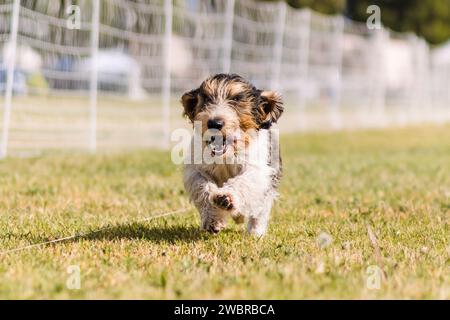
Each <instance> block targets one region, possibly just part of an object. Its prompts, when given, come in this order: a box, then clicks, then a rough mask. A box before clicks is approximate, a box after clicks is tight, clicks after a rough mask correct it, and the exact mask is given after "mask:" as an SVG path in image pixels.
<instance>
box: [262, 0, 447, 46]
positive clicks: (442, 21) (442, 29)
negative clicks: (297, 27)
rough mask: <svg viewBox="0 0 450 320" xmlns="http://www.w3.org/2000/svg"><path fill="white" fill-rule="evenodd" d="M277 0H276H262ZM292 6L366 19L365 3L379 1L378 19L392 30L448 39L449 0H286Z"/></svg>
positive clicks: (434, 41) (436, 40)
mask: <svg viewBox="0 0 450 320" xmlns="http://www.w3.org/2000/svg"><path fill="white" fill-rule="evenodd" d="M263 1H279V0H263ZM286 2H287V3H288V4H289V5H291V6H292V7H294V8H303V7H309V8H311V9H313V10H315V11H318V12H321V13H327V14H336V13H343V14H345V15H347V16H348V17H349V18H351V19H354V20H357V21H366V20H367V18H368V16H369V15H368V13H367V12H366V10H367V7H368V6H370V5H378V6H379V7H380V9H381V21H382V22H383V24H384V25H385V26H386V27H388V28H391V29H392V30H395V31H399V32H415V33H417V34H418V35H419V36H422V37H424V38H425V39H426V40H427V41H428V42H430V43H432V44H439V43H443V42H445V41H447V40H448V39H450V0H427V1H423V0H395V1H394V0H347V1H345V0H286Z"/></svg>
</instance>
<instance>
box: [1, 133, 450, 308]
mask: <svg viewBox="0 0 450 320" xmlns="http://www.w3.org/2000/svg"><path fill="white" fill-rule="evenodd" d="M282 152H283V156H284V159H283V162H284V166H285V176H284V179H283V182H282V186H281V190H280V191H281V198H280V201H279V202H278V203H277V204H276V206H275V208H274V210H273V212H272V220H271V224H270V229H269V233H268V235H267V236H266V237H265V238H262V239H255V238H253V237H250V236H248V235H246V234H245V233H243V232H242V227H241V226H236V225H234V224H232V223H231V224H230V227H229V228H228V230H226V231H224V232H222V233H220V234H219V235H217V236H212V235H209V234H204V233H201V232H200V231H199V217H198V214H197V213H196V212H195V211H194V210H193V209H189V210H188V211H187V212H185V213H180V214H177V215H174V216H170V217H164V218H159V219H155V220H151V221H145V222H136V221H142V219H144V218H146V217H148V216H151V215H156V214H158V213H161V212H165V211H167V210H175V209H179V208H191V206H190V205H189V203H188V201H187V198H186V195H185V193H184V190H183V187H182V183H181V168H179V167H177V166H175V165H173V164H172V163H171V161H170V154H169V153H166V152H159V151H150V150H147V151H136V152H128V153H121V154H101V155H95V156H94V155H87V154H81V153H80V154H69V153H64V154H63V153H59V154H54V153H52V154H46V155H43V156H40V157H37V158H29V159H13V158H11V159H7V160H5V161H3V162H0V251H4V250H7V249H12V248H16V247H19V246H24V245H27V244H31V243H37V242H41V241H46V240H50V239H55V238H58V237H62V236H67V235H71V234H74V233H79V232H86V231H89V230H95V229H98V228H101V227H104V226H111V228H110V229H107V230H105V231H102V232H98V233H95V234H92V235H91V236H89V237H85V238H82V239H76V240H69V241H66V242H61V243H57V244H54V245H49V246H44V247H40V248H37V249H30V250H24V251H21V252H14V253H8V254H4V255H0V298H31V299H33V298H162V299H164V298H238V299H240V298H259V299H263V298H275V299H277V298H287V299H299V298H440V299H449V298H450V272H449V270H450V268H449V267H450V260H449V256H450V243H449V240H450V232H449V218H450V127H449V126H446V127H415V128H406V129H390V130H383V131H362V132H353V133H350V132H340V133H335V134H331V133H329V134H325V133H324V134H318V133H317V134H295V135H287V136H283V137H282ZM368 226H369V228H370V229H371V230H372V231H373V234H374V235H375V237H376V238H377V240H376V241H375V242H374V241H373V239H372V241H371V240H370V237H369V235H368ZM374 243H375V244H377V245H378V246H379V250H380V255H377V253H376V250H375V248H376V247H377V245H374ZM73 265H75V266H79V268H80V274H81V287H80V289H79V290H71V289H69V288H67V286H66V282H67V281H68V279H69V277H71V274H69V273H68V271H67V269H68V267H69V266H73ZM375 265H379V266H380V267H382V268H383V270H384V272H385V275H386V279H385V280H383V281H382V282H381V286H380V288H379V289H370V287H368V286H367V285H366V283H367V281H368V277H371V276H373V275H371V274H370V270H372V269H371V266H375ZM372 268H373V267H372ZM368 272H369V273H368ZM72 275H73V274H72ZM375 276H376V275H375ZM371 279H373V278H371Z"/></svg>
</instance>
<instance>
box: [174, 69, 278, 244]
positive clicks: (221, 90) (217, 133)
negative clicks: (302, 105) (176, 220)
mask: <svg viewBox="0 0 450 320" xmlns="http://www.w3.org/2000/svg"><path fill="white" fill-rule="evenodd" d="M181 103H182V105H183V108H184V112H183V114H184V116H185V117H187V118H188V119H189V120H190V121H191V122H192V124H193V126H194V136H195V134H196V131H197V134H201V141H200V143H197V144H196V143H195V137H193V138H192V140H191V145H190V149H189V151H188V152H187V158H188V161H185V167H184V186H185V188H186V191H187V193H188V194H189V196H190V199H191V201H192V202H193V203H194V204H195V206H196V207H197V209H198V211H199V213H200V217H201V228H202V230H207V231H209V232H211V233H218V232H220V231H221V230H222V229H223V228H224V227H225V226H226V222H227V219H228V217H229V216H231V217H232V218H233V220H234V221H235V222H236V223H243V222H244V221H246V220H247V221H248V227H247V230H248V232H249V233H250V234H253V235H256V236H263V235H264V234H265V233H266V231H267V226H268V221H269V216H270V211H271V208H272V204H273V202H274V200H275V199H276V197H277V195H278V193H277V187H278V184H279V181H280V178H281V172H282V170H281V157H280V153H279V147H278V135H277V134H276V133H277V132H276V130H273V129H271V127H272V125H273V124H274V123H276V122H277V120H278V119H279V118H280V116H281V114H282V113H283V102H282V99H281V96H280V95H279V94H278V93H277V92H275V91H265V90H259V89H257V88H255V87H254V86H253V85H252V84H251V83H249V82H248V81H246V80H245V79H243V78H242V77H241V76H239V75H236V74H217V75H214V76H211V77H209V78H207V79H206V80H205V81H203V83H202V84H201V85H200V87H199V88H197V89H194V90H191V91H189V92H186V93H185V94H183V96H182V98H181ZM196 128H198V130H196ZM196 145H197V149H198V146H199V147H200V154H201V157H200V160H199V159H198V157H197V156H194V153H195V152H197V151H198V150H196Z"/></svg>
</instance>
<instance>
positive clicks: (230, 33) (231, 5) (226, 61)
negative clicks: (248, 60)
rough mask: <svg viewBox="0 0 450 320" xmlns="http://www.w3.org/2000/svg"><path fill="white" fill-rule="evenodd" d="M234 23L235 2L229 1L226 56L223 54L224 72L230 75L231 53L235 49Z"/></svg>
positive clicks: (227, 8)
mask: <svg viewBox="0 0 450 320" xmlns="http://www.w3.org/2000/svg"><path fill="white" fill-rule="evenodd" d="M233 23H234V0H228V1H227V7H226V11H225V30H224V35H223V36H224V40H225V41H224V45H223V48H224V50H223V51H224V54H223V62H222V65H223V72H224V73H230V70H231V53H232V49H233Z"/></svg>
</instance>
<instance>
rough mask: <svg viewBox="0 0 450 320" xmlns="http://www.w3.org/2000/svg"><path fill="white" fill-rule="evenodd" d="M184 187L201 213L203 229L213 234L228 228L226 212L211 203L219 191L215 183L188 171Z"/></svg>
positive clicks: (194, 171) (185, 175) (192, 171)
mask: <svg viewBox="0 0 450 320" xmlns="http://www.w3.org/2000/svg"><path fill="white" fill-rule="evenodd" d="M184 185H185V188H186V190H187V192H188V194H189V196H190V199H191V201H192V202H193V203H194V205H195V206H196V207H197V209H198V211H199V213H200V220H201V229H202V230H206V231H209V232H212V233H218V232H219V231H220V230H222V229H223V228H224V227H225V226H226V211H225V210H222V209H221V208H218V207H216V206H214V205H213V203H212V202H211V197H212V195H215V194H216V193H217V190H218V187H217V185H216V184H215V182H214V181H212V180H210V179H208V178H206V177H205V176H204V175H202V174H201V173H199V172H198V171H196V170H192V169H186V170H185V174H184Z"/></svg>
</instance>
